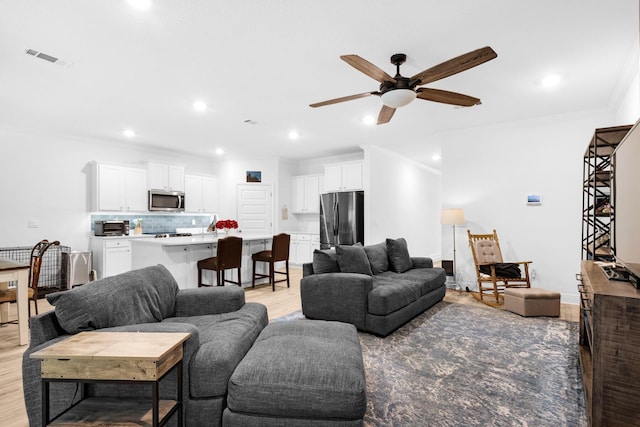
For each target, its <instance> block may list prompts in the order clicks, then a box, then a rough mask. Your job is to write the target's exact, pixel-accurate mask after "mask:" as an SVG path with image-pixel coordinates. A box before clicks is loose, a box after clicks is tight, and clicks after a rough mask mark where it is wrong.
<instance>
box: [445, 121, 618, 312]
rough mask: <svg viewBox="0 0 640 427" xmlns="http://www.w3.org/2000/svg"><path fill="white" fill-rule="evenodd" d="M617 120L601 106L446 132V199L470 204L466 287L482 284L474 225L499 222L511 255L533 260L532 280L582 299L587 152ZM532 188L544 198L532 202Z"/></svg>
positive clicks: (481, 227)
mask: <svg viewBox="0 0 640 427" xmlns="http://www.w3.org/2000/svg"><path fill="white" fill-rule="evenodd" d="M617 124H618V123H615V122H614V118H613V114H612V113H610V112H609V113H607V112H602V111H597V112H592V113H590V114H582V115H570V116H562V117H552V118H547V119H541V120H531V121H526V122H519V123H509V124H505V125H502V126H494V127H490V128H482V129H474V130H469V131H465V132H458V133H452V134H448V135H445V136H441V143H442V157H443V174H442V182H443V206H444V207H461V208H463V209H464V211H465V218H466V221H467V224H466V226H463V227H459V228H458V230H457V231H458V232H457V243H456V245H457V252H456V258H457V271H458V274H459V282H461V284H462V287H463V288H464V287H465V286H468V287H469V288H471V289H477V285H476V282H475V272H474V268H473V259H472V256H471V251H470V248H469V245H468V239H467V236H466V230H467V229H470V230H471V232H472V233H483V232H491V231H492V230H493V229H496V230H497V232H498V237H499V238H500V245H501V248H502V252H503V258H504V259H505V261H506V262H508V261H511V260H513V261H516V260H518V261H525V260H529V261H533V264H532V266H531V267H532V269H533V270H535V276H536V277H535V279H534V281H533V283H532V286H536V287H542V288H547V289H552V290H556V291H559V292H561V294H562V301H563V302H569V303H577V302H578V297H577V290H576V279H575V274H576V273H578V272H579V268H580V259H581V248H580V242H581V233H582V228H581V227H582V214H581V212H582V165H583V155H584V152H585V149H586V147H587V145H588V143H589V141H590V139H591V136H592V135H593V131H594V129H596V128H599V127H606V126H614V125H617ZM529 194H539V195H541V196H542V204H541V205H539V206H528V205H527V204H526V197H527V195H529ZM443 233H444V235H445V236H447V238H446V239H445V238H443V253H450V252H451V246H452V238H451V228H450V226H447V227H446V228H445V227H443Z"/></svg>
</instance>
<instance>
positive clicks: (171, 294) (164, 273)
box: [47, 265, 178, 334]
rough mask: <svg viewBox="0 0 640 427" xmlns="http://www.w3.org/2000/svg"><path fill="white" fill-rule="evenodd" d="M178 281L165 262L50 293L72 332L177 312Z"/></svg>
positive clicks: (61, 320)
mask: <svg viewBox="0 0 640 427" xmlns="http://www.w3.org/2000/svg"><path fill="white" fill-rule="evenodd" d="M177 293H178V284H177V283H176V281H175V279H174V278H173V276H172V275H171V273H170V272H169V270H167V269H166V267H164V266H163V265H156V266H152V267H146V268H141V269H139V270H132V271H128V272H126V273H122V274H118V275H116V276H110V277H105V278H104V279H100V280H96V281H95V282H89V283H87V284H86V285H82V286H78V287H76V288H73V289H71V290H69V291H62V292H56V293H53V294H48V295H47V300H48V301H49V303H50V304H51V305H54V306H55V314H56V317H57V319H58V322H59V323H60V326H62V328H63V329H64V330H65V331H66V332H67V333H69V334H75V333H78V332H81V331H91V330H94V329H102V328H111V327H115V326H124V325H131V324H137V323H151V322H160V321H161V320H162V319H165V318H167V317H170V316H172V315H173V313H174V310H175V301H176V294H177Z"/></svg>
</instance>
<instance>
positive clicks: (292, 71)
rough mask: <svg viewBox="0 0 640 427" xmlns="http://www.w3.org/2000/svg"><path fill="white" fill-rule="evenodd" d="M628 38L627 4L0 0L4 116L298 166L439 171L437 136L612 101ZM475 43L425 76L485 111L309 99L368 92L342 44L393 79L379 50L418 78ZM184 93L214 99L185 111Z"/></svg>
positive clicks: (72, 131)
mask: <svg viewBox="0 0 640 427" xmlns="http://www.w3.org/2000/svg"><path fill="white" fill-rule="evenodd" d="M637 36H638V1H637V0H562V1H559V0H527V1H514V0H485V1H472V0H438V1H435V0H396V1H392V0H316V1H312V0H261V1H257V0H245V1H240V0H236V1H231V0H230V1H212V0H188V1H187V0H153V5H152V7H151V9H149V10H147V11H140V10H137V9H134V8H132V7H131V6H130V5H129V4H128V2H127V1H126V0H108V1H107V0H0V58H1V59H0V124H2V125H5V126H11V127H19V128H22V127H28V128H40V129H42V130H45V131H47V132H60V133H63V134H67V135H74V136H78V137H83V138H85V137H86V138H95V139H99V140H104V141H105V142H106V143H108V141H123V140H126V138H125V137H123V136H122V131H123V130H124V129H125V128H128V127H130V128H132V129H134V130H135V131H136V133H137V136H136V137H135V138H133V139H131V143H132V144H148V145H154V146H159V147H164V148H169V149H174V150H179V151H186V152H189V153H192V154H194V153H195V154H201V155H203V156H214V149H215V148H217V147H222V148H224V149H225V150H226V152H227V153H229V154H232V155H234V154H235V155H245V154H251V155H263V154H265V155H274V154H275V155H279V156H282V157H286V158H293V159H301V158H311V157H321V156H327V155H334V154H340V153H344V152H350V151H353V150H354V149H355V148H356V147H357V146H358V145H361V144H374V145H378V146H381V147H385V148H388V149H392V150H394V151H397V152H399V153H401V154H403V155H406V156H409V157H411V158H414V159H416V160H418V161H421V162H423V163H425V164H428V165H432V166H436V167H437V164H434V163H433V160H432V159H431V157H432V155H433V154H434V153H437V152H439V151H440V148H439V145H438V144H437V143H436V140H437V139H438V138H437V135H439V134H442V133H445V132H448V131H454V130H458V129H464V128H470V127H477V126H484V125H490V124H495V123H501V122H505V121H513V120H520V119H528V118H531V117H536V116H545V115H554V114H562V113H566V112H571V111H580V110H592V109H599V108H609V107H611V105H613V103H614V101H615V96H616V93H619V90H618V88H616V83H617V82H618V81H619V80H620V77H621V73H623V71H624V69H625V67H626V68H628V66H627V65H626V64H625V62H628V60H629V56H630V54H631V53H632V52H634V51H635V50H634V49H635V46H634V43H638V40H637ZM483 46H491V47H492V48H493V49H494V50H495V51H496V52H497V53H498V58H497V59H494V60H493V61H490V62H487V63H485V64H483V65H480V66H478V67H476V68H473V69H470V70H467V71H465V72H463V73H460V74H458V75H455V76H451V77H448V78H446V79H443V80H440V81H438V82H435V83H432V84H430V85H428V87H434V88H439V89H446V90H452V91H455V92H461V93H464V94H468V95H472V96H475V97H478V98H481V99H482V105H481V106H477V107H472V108H454V107H452V106H449V105H445V104H437V103H432V102H428V101H422V100H416V101H414V102H413V103H412V104H410V105H408V106H406V107H403V108H401V109H398V111H397V112H396V114H395V116H394V118H393V119H392V120H391V122H390V123H388V124H385V125H381V126H375V125H373V126H366V125H363V124H362V118H363V117H364V116H365V115H367V114H371V115H374V116H377V113H378V110H379V109H380V106H381V103H380V100H379V98H378V97H368V98H364V99H359V100H355V101H351V102H347V103H342V104H336V105H331V106H325V107H321V108H317V109H313V108H310V107H309V106H308V104H310V103H313V102H318V101H323V100H326V99H331V98H337V97H341V96H346V95H351V94H357V93H361V92H367V91H374V90H377V88H378V83H377V82H376V81H374V80H373V79H371V78H369V77H367V76H366V75H364V74H362V73H360V72H359V71H357V70H356V69H354V68H352V67H351V66H349V65H347V64H346V63H345V62H343V61H341V60H340V59H339V56H340V55H344V54H357V55H360V56H361V57H363V58H365V59H367V60H368V61H370V62H372V63H374V64H376V65H378V66H379V67H380V68H382V69H383V70H385V71H386V72H387V73H389V74H391V75H394V74H395V69H394V66H393V65H391V64H390V63H389V57H390V56H391V55H392V54H394V53H399V52H401V53H405V54H407V56H408V60H407V63H406V64H405V65H404V66H403V67H402V69H401V71H402V74H403V75H405V76H411V75H413V74H416V73H417V72H419V71H421V70H423V69H426V68H429V67H431V66H434V65H436V64H438V63H440V62H443V61H445V60H448V59H450V58H452V57H454V56H458V55H460V54H463V53H466V52H468V51H471V50H474V49H476V48H480V47H483ZM26 49H34V50H37V51H41V52H44V53H46V54H49V55H52V56H54V57H57V58H60V60H62V61H64V62H66V63H67V64H70V66H61V65H57V64H52V63H50V62H47V61H44V60H41V59H39V58H34V57H33V56H29V55H27V54H26V53H25V50H26ZM547 73H557V74H559V75H561V76H562V81H561V84H560V86H559V87H558V88H557V89H556V90H554V91H551V90H548V89H544V88H543V87H542V86H541V84H540V80H541V79H542V78H543V77H544V76H545V74H547ZM617 91H618V92H617ZM195 100H203V101H205V102H206V103H207V104H208V105H209V109H208V110H207V111H206V112H204V113H197V112H195V111H194V110H193V108H192V103H193V102H194V101H195ZM245 120H250V121H251V123H245ZM292 129H295V130H297V131H298V132H299V133H300V138H299V139H298V140H297V141H290V140H289V139H288V137H287V134H288V133H289V131H290V130H292Z"/></svg>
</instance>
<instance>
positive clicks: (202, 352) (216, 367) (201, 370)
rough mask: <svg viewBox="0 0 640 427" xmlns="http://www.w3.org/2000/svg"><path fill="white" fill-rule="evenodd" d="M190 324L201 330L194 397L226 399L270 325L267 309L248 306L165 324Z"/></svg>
mask: <svg viewBox="0 0 640 427" xmlns="http://www.w3.org/2000/svg"><path fill="white" fill-rule="evenodd" d="M169 322H173V323H189V324H192V325H194V326H195V327H196V328H198V332H199V337H200V348H199V349H198V350H197V352H196V354H195V355H194V356H193V357H192V358H191V363H190V364H189V378H190V380H189V381H190V384H189V388H190V390H189V391H190V392H191V396H193V397H194V398H208V397H215V396H224V395H225V394H226V393H227V386H228V383H229V378H230V377H231V374H232V373H233V371H234V370H235V369H236V366H237V365H238V363H240V361H241V360H242V358H243V357H244V356H245V355H246V354H247V352H248V351H249V349H250V348H251V346H252V345H253V343H254V341H255V340H256V339H257V338H258V335H260V332H261V331H262V329H264V327H265V326H267V323H268V317H267V309H266V308H265V306H264V305H262V304H258V303H246V304H245V305H243V306H242V308H241V309H240V310H238V311H233V312H230V313H222V314H209V315H204V316H192V317H171V318H168V319H165V320H164V323H169Z"/></svg>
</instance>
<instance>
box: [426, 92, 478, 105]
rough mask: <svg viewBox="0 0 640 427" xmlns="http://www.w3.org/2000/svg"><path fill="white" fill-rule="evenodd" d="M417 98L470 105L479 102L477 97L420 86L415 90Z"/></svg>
mask: <svg viewBox="0 0 640 427" xmlns="http://www.w3.org/2000/svg"><path fill="white" fill-rule="evenodd" d="M417 92H418V98H420V99H424V100H427V101H434V102H442V103H443V104H451V105H460V106H462V107H471V106H473V105H478V104H480V99H479V98H474V97H473V96H469V95H463V94H461V93H456V92H449V91H448V90H441V89H431V88H426V87H422V88H419V89H418V90H417Z"/></svg>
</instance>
